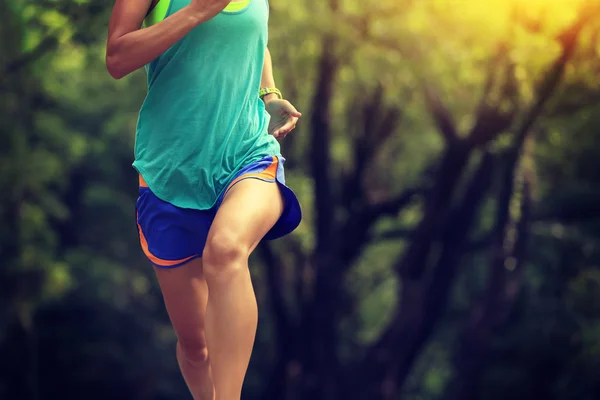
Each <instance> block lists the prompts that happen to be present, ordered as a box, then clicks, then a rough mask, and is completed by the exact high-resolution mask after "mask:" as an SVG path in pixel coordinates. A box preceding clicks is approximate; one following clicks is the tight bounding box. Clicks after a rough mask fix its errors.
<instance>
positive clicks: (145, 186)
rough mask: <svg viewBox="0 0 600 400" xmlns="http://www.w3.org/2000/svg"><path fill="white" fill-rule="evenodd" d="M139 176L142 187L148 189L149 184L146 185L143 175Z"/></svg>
mask: <svg viewBox="0 0 600 400" xmlns="http://www.w3.org/2000/svg"><path fill="white" fill-rule="evenodd" d="M138 176H139V179H138V180H139V182H140V187H143V188H147V187H148V184H147V183H146V181H145V180H144V177H143V176H142V174H139V175H138Z"/></svg>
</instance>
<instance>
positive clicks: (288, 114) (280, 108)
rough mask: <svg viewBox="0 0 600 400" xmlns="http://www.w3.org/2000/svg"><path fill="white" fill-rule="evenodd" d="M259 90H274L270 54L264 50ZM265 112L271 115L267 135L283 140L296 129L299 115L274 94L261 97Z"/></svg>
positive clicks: (289, 104)
mask: <svg viewBox="0 0 600 400" xmlns="http://www.w3.org/2000/svg"><path fill="white" fill-rule="evenodd" d="M260 87H261V89H276V86H275V79H274V78H273V61H272V59H271V52H270V51H269V49H268V48H267V49H266V50H265V61H264V64H263V70H262V78H261V82H260ZM262 100H263V101H264V103H265V108H266V110H267V112H268V113H269V114H270V115H271V122H270V123H269V134H271V135H273V136H275V138H277V139H283V138H284V137H285V136H286V135H287V134H288V133H290V132H291V131H292V130H294V128H295V127H296V123H297V122H298V118H300V117H301V116H302V114H301V113H299V112H298V110H296V108H295V107H294V106H293V105H292V104H291V103H290V102H289V101H287V100H284V99H283V98H280V95H279V94H278V93H277V92H276V93H267V94H264V95H263V96H262Z"/></svg>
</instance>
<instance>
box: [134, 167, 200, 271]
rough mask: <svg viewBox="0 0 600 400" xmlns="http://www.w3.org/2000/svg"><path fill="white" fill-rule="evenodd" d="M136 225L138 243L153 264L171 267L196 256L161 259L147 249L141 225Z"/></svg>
mask: <svg viewBox="0 0 600 400" xmlns="http://www.w3.org/2000/svg"><path fill="white" fill-rule="evenodd" d="M140 176H141V175H140ZM140 186H141V185H140ZM136 219H137V213H136ZM137 226H138V232H139V233H140V244H141V245H142V250H143V252H144V254H145V255H146V257H148V259H149V260H150V261H151V262H152V263H153V264H156V265H159V266H161V267H173V266H175V265H179V264H183V263H185V262H186V261H189V260H191V259H193V258H195V257H197V256H195V255H194V256H189V257H186V258H182V259H181V260H163V259H160V258H158V257H156V256H155V255H154V254H152V253H150V250H149V249H148V242H147V241H146V237H145V236H144V232H143V231H142V227H141V226H140V224H139V223H138V224H137Z"/></svg>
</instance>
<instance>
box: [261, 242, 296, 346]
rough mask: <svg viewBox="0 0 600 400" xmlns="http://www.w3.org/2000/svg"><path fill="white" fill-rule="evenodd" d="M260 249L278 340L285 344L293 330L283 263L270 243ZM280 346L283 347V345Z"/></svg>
mask: <svg viewBox="0 0 600 400" xmlns="http://www.w3.org/2000/svg"><path fill="white" fill-rule="evenodd" d="M258 249H259V254H260V256H261V258H262V260H263V263H264V266H265V271H266V277H267V289H268V293H269V297H270V299H271V301H269V306H270V307H271V308H272V311H273V316H274V320H275V327H276V330H277V338H278V340H280V341H282V342H285V341H286V339H285V338H286V336H289V333H290V331H291V330H292V322H291V320H290V316H289V313H288V311H287V309H286V306H285V304H286V301H285V297H284V295H283V292H282V287H283V286H284V282H283V280H282V279H281V263H280V262H279V260H278V259H277V257H276V255H275V253H274V252H273V249H272V248H271V245H270V243H269V242H267V241H262V243H261V244H260V245H259V247H258ZM280 345H283V343H281V344H280Z"/></svg>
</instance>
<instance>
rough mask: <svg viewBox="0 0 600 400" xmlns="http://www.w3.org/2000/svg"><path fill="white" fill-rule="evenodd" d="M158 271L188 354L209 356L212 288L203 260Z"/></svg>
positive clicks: (175, 327) (174, 325) (164, 295)
mask: <svg viewBox="0 0 600 400" xmlns="http://www.w3.org/2000/svg"><path fill="white" fill-rule="evenodd" d="M155 271H156V276H157V278H158V282H159V284H160V288H161V291H162V294H163V298H164V301H165V306H166V308H167V312H168V313H169V318H170V319H171V323H172V324H173V328H174V329H175V332H176V333H177V337H178V339H179V342H180V343H181V344H182V345H183V347H184V348H185V349H186V350H187V351H190V352H193V353H196V352H197V353H205V352H206V339H205V336H204V315H205V313H206V304H207V302H208V288H207V286H206V280H205V279H204V273H203V266H202V260H201V259H199V258H197V259H194V260H192V261H190V262H189V263H187V264H184V265H182V266H180V267H177V268H173V269H160V268H155ZM197 355H199V354H191V356H197Z"/></svg>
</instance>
